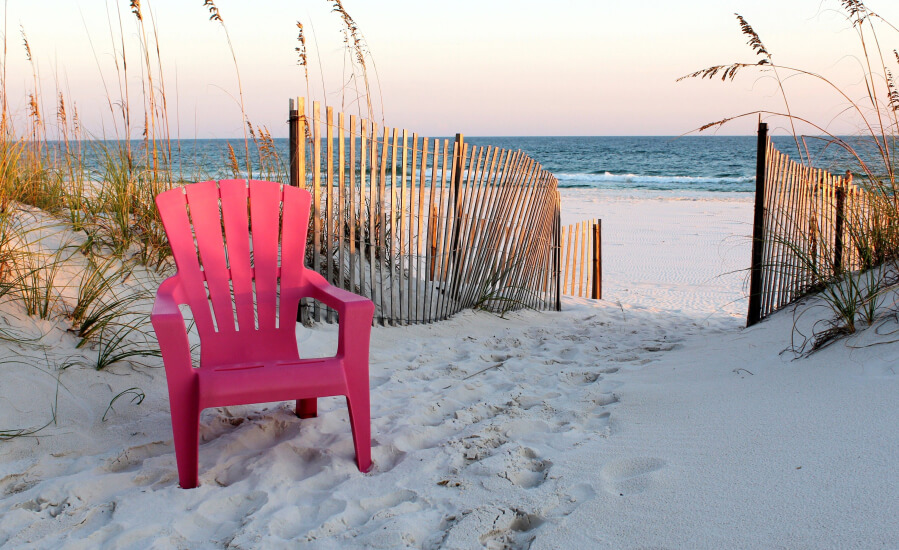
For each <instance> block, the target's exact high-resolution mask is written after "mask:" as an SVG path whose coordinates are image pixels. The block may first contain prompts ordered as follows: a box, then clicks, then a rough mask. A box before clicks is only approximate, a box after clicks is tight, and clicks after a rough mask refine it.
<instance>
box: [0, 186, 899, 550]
mask: <svg viewBox="0 0 899 550" xmlns="http://www.w3.org/2000/svg"><path fill="white" fill-rule="evenodd" d="M563 201H564V203H563V211H564V212H565V219H564V220H563V221H564V222H565V223H569V222H573V221H577V220H579V219H586V218H591V217H592V218H595V217H602V218H603V223H604V230H605V232H604V244H605V246H604V252H605V258H604V267H605V283H606V284H605V293H606V296H607V297H608V298H609V299H608V300H606V301H603V302H593V301H590V300H582V299H565V300H564V301H563V309H564V311H563V312H561V313H537V312H521V313H516V314H512V315H510V316H508V318H507V319H499V318H497V317H495V316H493V315H490V314H487V313H483V312H465V313H462V314H460V315H457V316H456V317H454V318H453V319H451V320H450V321H447V322H445V323H440V324H436V325H430V326H419V327H404V328H380V327H378V328H375V329H374V332H373V336H372V362H371V371H372V417H373V446H374V448H373V457H374V461H375V469H374V471H373V472H372V473H370V474H366V475H363V474H360V473H359V472H358V471H357V470H356V469H355V466H354V464H353V460H352V459H353V450H352V440H351V436H350V431H349V426H348V422H347V415H346V408H345V405H344V403H343V402H342V400H340V399H323V400H321V402H320V416H319V417H318V418H316V419H311V420H300V419H298V418H296V417H295V416H294V415H293V414H292V413H291V412H290V409H289V404H286V403H281V404H269V405H261V406H253V407H233V408H228V409H213V410H208V411H206V412H205V413H204V415H203V419H202V424H203V425H202V428H201V433H202V440H203V442H202V445H201V448H200V483H201V486H200V487H199V488H198V489H194V490H190V491H184V490H181V489H180V488H178V487H177V474H176V468H175V459H174V453H173V448H172V442H171V432H170V426H169V417H168V412H167V411H168V399H167V394H166V388H165V378H164V373H163V371H162V369H161V368H160V366H161V363H160V362H159V360H156V359H153V360H152V363H151V364H152V366H153V368H145V367H136V368H131V367H129V366H115V367H113V368H111V369H110V370H108V371H106V372H96V371H92V370H89V369H85V368H78V367H72V368H70V369H68V370H66V371H62V372H59V371H55V370H53V369H52V368H50V367H48V365H47V361H46V360H44V358H43V357H44V353H46V354H47V357H48V359H49V361H50V362H51V363H53V362H54V361H56V362H58V361H59V360H60V358H64V357H67V356H69V355H71V354H72V353H76V352H75V351H74V350H73V346H74V340H73V339H72V338H71V336H70V335H66V334H64V333H63V332H62V331H61V330H60V329H59V328H58V327H57V326H56V325H55V324H54V323H52V322H41V323H40V324H39V325H40V327H41V328H43V330H45V331H46V332H47V333H48V334H47V336H45V338H44V343H45V344H48V346H49V347H48V348H47V349H45V350H44V351H39V352H35V351H34V350H33V349H30V348H28V349H21V348H18V347H15V346H12V345H10V344H3V343H0V353H2V355H3V357H4V358H7V359H8V358H11V357H13V356H18V357H20V358H21V357H22V356H23V355H24V356H26V357H32V361H31V363H32V364H34V365H36V366H37V368H39V369H40V370H42V371H43V372H39V371H38V370H37V368H35V367H33V366H25V365H12V364H0V369H2V370H0V372H2V378H0V380H2V383H3V384H2V387H0V419H2V424H0V429H4V428H8V427H13V426H23V427H24V426H34V425H41V424H43V423H44V422H46V421H47V419H48V418H49V409H50V405H51V404H52V403H53V402H54V394H55V391H56V387H57V381H56V380H57V377H58V379H59V383H60V388H59V397H58V415H57V424H56V425H51V426H49V427H47V428H46V429H45V430H43V431H41V432H40V433H39V436H40V437H33V438H19V439H15V440H12V441H7V442H0V546H3V547H10V548H16V547H29V548H31V547H38V548H60V547H66V548H98V547H109V548H145V547H154V548H221V547H230V548H295V547H297V546H299V545H304V547H309V548H402V547H414V548H479V547H488V548H520V547H523V548H527V547H530V548H535V549H536V548H897V547H899V489H896V485H897V484H896V482H895V480H896V478H897V474H899V466H897V461H896V456H899V422H897V421H896V419H897V416H899V415H897V412H899V399H897V397H899V376H897V373H896V367H895V366H894V365H895V363H896V358H897V356H899V344H888V343H884V342H887V341H889V340H892V339H895V336H892V337H890V336H878V335H875V334H873V331H870V330H869V331H866V332H865V333H863V334H861V335H859V336H855V337H853V338H851V339H849V340H847V341H845V342H841V343H838V344H835V345H834V346H832V347H830V348H828V349H825V350H823V351H821V352H819V353H817V354H815V355H812V356H811V357H809V358H805V359H799V360H795V361H791V358H792V355H790V354H781V351H782V350H784V349H785V348H787V347H788V346H789V345H790V344H791V336H792V334H791V328H792V321H793V319H792V316H791V314H790V313H789V312H787V313H786V314H780V315H777V316H775V317H774V318H773V319H771V320H769V321H766V322H764V323H762V324H761V325H759V326H757V327H754V328H752V329H749V330H743V329H742V325H743V316H744V315H745V304H746V302H745V299H744V296H743V295H744V292H743V288H742V284H743V276H742V274H737V275H730V276H724V277H717V275H720V274H721V273H723V272H725V271H729V270H733V269H741V268H743V267H745V262H746V261H748V255H749V241H748V239H746V238H745V236H746V235H748V234H749V232H750V231H749V226H748V220H749V219H750V217H751V201H750V198H749V197H747V196H745V195H743V196H742V197H738V196H734V197H728V199H727V200H711V199H710V198H709V197H696V200H667V199H660V198H658V197H656V198H653V197H651V196H624V195H616V196H611V197H610V196H608V194H606V195H605V196H600V195H597V194H595V193H592V192H589V191H566V192H565V194H564V197H563ZM661 241H664V243H662V242H661ZM3 307H4V308H5V309H3V310H2V311H3V312H4V317H6V318H7V319H9V321H10V322H11V323H14V324H15V325H16V326H19V327H22V328H21V330H25V329H27V330H34V327H29V325H28V323H27V322H26V321H23V320H19V321H15V320H14V319H12V318H11V317H10V315H11V312H10V311H8V310H9V309H10V308H9V306H8V305H7V306H3ZM804 307H805V306H804ZM824 315H825V312H824V311H822V310H820V309H818V310H813V311H811V312H810V313H809V314H808V315H806V316H805V317H804V318H803V319H802V320H801V324H802V325H803V326H804V327H807V326H808V325H809V324H810V323H811V322H813V321H814V319H816V318H821V317H823V316H824ZM895 324H896V323H895V322H893V321H890V322H889V323H888V324H887V325H884V326H883V327H881V328H880V332H881V333H888V332H891V331H895V330H899V327H897V326H894V325H895ZM298 335H299V338H300V339H301V340H302V343H301V349H306V350H309V351H310V352H311V353H327V352H328V351H329V350H333V346H334V339H335V337H336V330H335V329H334V327H328V326H325V327H319V328H315V329H313V330H309V329H303V328H300V329H299V330H298ZM871 343H881V344H882V345H876V346H873V347H863V346H864V345H866V344H871ZM849 346H853V347H858V348H859V349H854V348H853V347H849ZM130 387H140V388H141V390H142V391H143V392H144V393H146V399H145V400H144V402H143V403H142V404H140V405H136V404H131V403H129V402H128V401H127V399H126V398H123V399H120V400H119V401H117V402H116V404H115V410H114V412H111V413H110V414H109V415H108V417H107V421H106V422H101V417H102V416H103V414H104V412H105V410H106V407H107V404H108V403H109V400H110V399H111V398H112V396H114V395H116V394H117V393H119V392H120V391H122V390H125V389H127V388H130Z"/></svg>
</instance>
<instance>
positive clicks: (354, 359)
mask: <svg viewBox="0 0 899 550" xmlns="http://www.w3.org/2000/svg"><path fill="white" fill-rule="evenodd" d="M156 205H157V207H158V208H159V213H160V215H161V216H162V222H163V225H164V226H165V232H166V234H167V235H168V238H169V243H170V244H171V247H172V252H173V253H174V256H175V263H176V265H177V267H178V272H177V273H176V274H175V275H174V276H172V277H169V278H168V279H166V280H165V281H163V283H162V284H161V285H160V287H159V291H158V292H157V294H156V302H155V304H154V306H153V313H152V314H151V320H152V322H153V328H154V330H155V331H156V335H157V338H158V340H159V348H160V350H161V351H162V358H163V362H164V363H165V372H166V378H167V380H168V387H169V400H170V401H171V409H172V431H173V432H174V438H175V457H176V460H177V462H178V477H179V480H180V483H181V487H183V488H185V489H190V488H193V487H196V486H197V483H198V480H197V468H198V462H197V459H198V453H199V447H198V444H199V419H200V411H202V410H203V409H205V408H207V407H224V406H229V405H238V404H250V403H264V402H270V401H286V400H294V399H295V400H297V408H296V411H297V415H299V416H300V418H310V417H314V416H315V415H316V411H317V407H316V398H318V397H326V396H332V395H343V396H346V399H347V406H348V408H349V414H350V423H351V425H352V431H353V440H354V443H355V447H356V464H357V465H358V467H359V470H361V471H363V472H365V471H368V469H369V467H370V466H371V426H370V422H371V421H370V405H369V377H368V347H369V336H370V334H371V324H372V315H373V314H374V304H372V302H371V301H370V300H368V299H366V298H362V297H361V296H356V295H355V294H352V293H350V292H347V291H345V290H341V289H339V288H336V287H333V286H330V285H329V284H328V283H327V281H325V279H324V278H323V277H322V276H321V275H319V274H318V273H316V272H314V271H311V270H308V269H306V268H305V266H304V265H303V258H304V257H305V247H306V232H307V228H308V224H309V205H310V196H309V193H308V192H306V191H303V190H300V189H297V188H294V187H290V186H281V185H280V184H278V183H273V182H268V181H253V180H251V181H250V182H249V186H248V185H247V182H246V181H244V180H227V181H221V182H219V183H218V184H217V183H216V182H214V181H207V182H203V183H196V184H192V185H188V186H186V187H185V188H180V187H179V188H176V189H172V190H170V191H166V192H164V193H161V194H160V195H159V196H157V197H156ZM248 210H249V213H248ZM248 214H249V215H248ZM250 220H252V226H250ZM251 229H252V231H251ZM279 237H280V238H279ZM279 259H280V261H279ZM302 297H310V298H314V299H316V300H319V301H320V302H323V303H324V304H325V305H327V306H329V307H331V308H333V309H335V310H337V312H338V315H339V321H340V326H339V329H338V346H337V355H335V356H334V357H329V358H323V359H305V360H303V359H300V356H299V351H298V349H297V341H296V332H295V330H296V317H297V308H298V306H299V301H300V298H302ZM179 304H186V305H188V306H190V310H191V313H192V314H193V318H194V320H195V322H196V326H197V330H198V331H199V334H200V365H199V367H196V368H195V367H194V366H193V364H192V361H191V355H190V346H189V345H188V340H187V332H186V330H185V324H184V318H183V317H182V315H181V312H180V310H179V309H178V305H179Z"/></svg>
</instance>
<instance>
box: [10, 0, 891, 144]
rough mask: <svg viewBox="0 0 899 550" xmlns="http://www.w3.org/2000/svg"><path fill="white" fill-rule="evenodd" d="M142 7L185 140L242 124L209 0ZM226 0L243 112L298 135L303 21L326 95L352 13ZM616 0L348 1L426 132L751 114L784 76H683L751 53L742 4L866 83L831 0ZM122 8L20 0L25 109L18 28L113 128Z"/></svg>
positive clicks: (808, 64)
mask: <svg viewBox="0 0 899 550" xmlns="http://www.w3.org/2000/svg"><path fill="white" fill-rule="evenodd" d="M142 4H143V6H144V7H143V9H144V11H145V12H146V11H147V10H148V9H152V10H153V12H154V13H155V20H156V24H157V26H158V29H159V35H160V47H161V53H162V58H163V62H164V76H165V85H166V93H167V97H168V101H169V104H170V117H171V118H172V120H173V125H174V121H175V119H177V123H178V126H179V128H180V135H181V137H183V138H191V137H231V136H236V135H240V134H241V117H240V110H239V108H238V105H237V102H236V99H235V98H236V96H237V95H238V90H237V81H236V77H235V70H234V65H233V62H232V60H231V57H230V53H229V51H228V48H227V44H226V41H225V35H224V32H223V31H222V28H221V26H220V25H218V23H215V22H212V21H209V20H208V13H207V12H206V11H205V9H204V8H203V7H202V5H201V4H202V3H201V2H199V0H197V1H194V2H189V3H188V2H180V1H179V2H176V1H174V0H156V1H155V2H153V1H149V0H144V1H143V3H142ZM216 4H217V5H218V7H219V9H220V12H221V14H222V16H223V18H224V20H225V24H226V25H227V28H228V31H229V33H230V35H231V38H232V41H233V43H234V49H235V52H236V55H237V58H238V64H239V68H240V73H241V78H242V81H243V86H244V95H245V98H246V105H247V113H248V115H249V117H250V119H251V120H252V121H253V122H254V123H255V124H259V125H267V126H269V127H270V129H271V130H272V132H273V134H274V135H275V136H278V137H280V136H284V135H286V125H285V124H284V121H285V119H286V109H287V100H288V98H289V97H292V96H297V95H306V82H305V80H304V78H303V73H302V70H301V68H299V67H298V66H297V63H296V55H295V52H294V48H295V47H296V45H297V43H296V34H297V33H296V30H297V29H296V27H295V22H296V21H297V20H300V21H302V22H303V23H304V25H306V33H307V42H308V44H307V45H308V49H309V57H308V59H309V63H310V67H309V70H310V80H311V82H310V85H311V91H312V96H313V97H314V98H315V99H319V100H321V99H323V98H324V95H323V92H322V80H324V89H325V90H326V91H327V93H328V96H327V100H328V102H329V103H330V104H332V105H334V106H336V107H339V106H340V104H341V94H340V92H339V90H340V88H341V82H342V80H343V75H344V74H345V73H344V50H343V43H342V35H341V33H340V21H339V20H338V18H337V16H336V15H334V14H331V13H329V3H328V2H326V1H324V0H320V1H312V0H306V1H303V2H297V1H295V0H294V1H287V0H270V1H266V2H252V3H250V2H245V1H239V0H219V1H218V2H216ZM619 4H622V5H616V4H615V3H612V2H599V1H595V0H593V1H559V2H534V1H517V2H516V1H511V0H502V1H493V2H489V3H487V2H475V1H468V0H460V1H457V2H440V3H437V2H418V1H416V2H413V1H411V0H407V1H398V0H393V1H383V2H370V1H368V2H364V1H361V0H347V1H346V3H345V5H346V8H347V10H348V11H349V12H350V13H351V14H352V15H353V17H354V18H355V19H356V21H357V23H358V24H359V26H360V28H361V30H362V32H363V33H364V34H365V36H366V38H367V40H368V43H369V45H370V48H371V51H372V53H373V55H374V60H375V63H376V66H377V72H378V77H379V80H380V84H381V87H382V92H383V101H384V117H385V120H386V122H387V124H388V125H391V126H398V127H405V128H408V129H409V130H410V131H417V132H420V133H422V134H429V135H449V134H453V133H455V132H463V133H465V134H467V135H672V134H680V133H684V132H688V131H690V130H691V129H694V128H696V127H698V126H700V125H702V124H704V123H706V122H710V121H713V120H718V119H720V118H723V117H725V116H729V115H734V114H739V113H742V112H745V111H751V110H754V109H759V108H769V109H775V110H782V107H783V101H782V99H781V98H780V97H779V95H778V94H777V89H776V87H775V86H774V84H773V81H772V80H771V79H769V78H757V77H756V76H754V75H753V74H752V73H751V72H746V73H744V74H743V75H741V76H739V77H738V78H737V80H736V81H735V82H731V83H727V84H724V83H721V82H720V81H719V80H715V81H711V82H710V81H708V80H706V81H690V82H681V83H675V79H676V78H677V77H679V76H682V75H683V74H686V73H688V72H691V71H693V70H696V69H701V68H704V67H706V66H709V65H713V64H723V63H729V62H733V61H750V62H752V61H755V60H756V59H757V58H756V57H755V56H754V54H753V53H752V52H751V51H750V49H749V47H748V46H746V44H745V42H746V40H745V38H744V36H743V35H742V34H740V31H739V27H738V25H737V23H736V20H735V18H734V15H733V13H734V12H735V11H736V12H740V13H741V14H742V15H744V16H745V17H746V18H747V19H748V20H749V21H750V23H751V24H752V25H753V26H754V27H755V29H756V30H757V31H758V32H759V34H760V35H761V37H762V39H763V41H764V42H765V44H766V45H767V46H768V48H769V50H771V51H772V53H773V54H774V56H775V57H774V59H775V61H777V62H778V63H781V64H784V65H791V66H800V67H804V68H808V69H811V70H815V71H820V72H823V73H826V74H828V75H834V79H835V80H836V81H838V82H839V83H841V84H843V85H845V86H846V87H847V88H848V89H849V90H850V94H851V95H853V97H857V96H860V95H861V94H863V93H864V92H863V90H862V89H860V88H859V86H858V83H859V82H860V74H861V72H860V71H861V69H860V68H859V61H858V59H857V58H854V57H851V56H850V55H849V54H856V53H857V52H858V51H859V50H858V48H857V46H856V39H855V35H854V32H853V31H852V30H851V29H849V26H848V24H847V23H846V21H845V20H844V19H843V18H842V16H841V15H840V13H839V2H838V1H837V0H824V1H823V3H822V2H821V1H820V0H791V1H789V2H784V1H782V0H780V1H771V0H761V1H759V0H752V1H749V0H739V1H731V0H724V1H712V0H703V1H682V2H670V1H661V0H648V1H642V2H639V5H638V6H625V5H623V3H619ZM634 4H637V3H634ZM115 6H116V4H115V2H114V1H113V0H109V2H108V3H107V5H104V4H103V3H101V2H90V3H82V2H71V1H63V0H43V1H41V2H22V1H11V2H9V4H8V6H7V16H6V20H5V24H4V28H5V31H6V33H7V47H8V61H7V67H6V76H7V87H8V89H9V91H10V105H11V107H12V108H13V109H14V110H16V111H17V112H18V113H20V115H21V114H22V113H24V109H25V102H26V99H25V97H26V94H27V93H28V92H30V90H31V89H32V88H33V83H32V76H31V68H30V67H29V65H28V64H27V61H26V60H25V54H24V48H23V47H22V40H21V35H20V32H19V25H22V26H23V27H24V29H25V32H26V33H27V35H28V39H29V42H30V44H31V49H32V53H33V55H34V59H35V62H36V63H37V67H38V70H39V72H40V77H41V80H40V81H41V88H42V95H43V96H44V98H45V105H44V107H43V109H44V111H45V112H52V110H53V107H52V105H51V103H52V101H53V99H52V98H53V96H54V94H55V89H56V88H57V85H59V86H60V87H61V88H62V89H63V90H64V91H65V92H66V95H67V96H69V97H71V98H73V99H74V100H75V101H76V102H77V104H78V106H79V111H80V113H81V116H82V118H83V119H84V121H85V125H86V126H88V127H90V128H91V129H92V131H94V132H95V133H101V132H103V131H104V130H103V128H106V132H107V133H109V132H110V127H111V123H110V120H109V116H108V114H107V115H106V116H105V120H104V121H103V122H101V116H102V114H103V113H108V105H107V97H108V96H107V93H106V92H105V91H104V88H103V81H102V79H101V77H100V74H101V72H102V74H103V75H104V76H105V78H106V84H107V86H109V88H110V95H111V96H112V97H113V99H114V100H115V99H117V98H118V88H117V85H116V84H115V78H116V77H115V69H114V65H113V63H114V56H113V50H114V48H113V46H112V42H111V39H110V28H109V24H108V21H107V9H108V12H109V13H110V14H111V17H112V18H113V19H115V17H116V7H115ZM119 7H120V8H121V10H122V12H123V22H124V31H125V42H126V44H127V46H128V48H129V49H128V56H129V63H130V64H131V65H130V66H131V69H130V70H131V71H132V79H131V82H130V84H131V87H132V93H134V91H135V90H136V89H139V85H140V73H139V70H138V66H139V63H138V61H139V51H138V50H137V44H138V42H137V39H136V36H137V27H136V26H135V21H134V18H133V16H131V14H130V13H129V10H128V5H127V2H125V1H121V2H120V4H119ZM870 7H871V8H872V9H874V10H876V11H878V12H879V13H882V14H883V15H884V16H885V17H886V18H888V19H892V20H893V21H896V22H899V7H897V6H895V4H893V3H892V2H885V1H881V2H879V3H874V2H872V3H871V6H870ZM82 21H83V22H82ZM115 25H116V28H115V29H114V31H115V33H116V34H118V28H117V23H115ZM313 28H314V31H315V37H314V38H315V40H314V39H313ZM88 36H90V39H91V40H92V41H93V52H92V49H91V44H90V42H89V40H88ZM882 39H883V41H884V43H885V44H886V46H887V47H886V48H885V51H887V52H890V53H891V51H892V49H893V47H896V46H899V33H896V32H895V31H889V32H886V31H885V32H884V34H883V35H882ZM316 41H317V44H318V47H317V48H316V44H315V42H316ZM94 52H95V53H94ZM95 56H96V57H95ZM319 64H321V69H320V68H319ZM98 66H99V67H98ZM897 72H899V68H897ZM372 76H374V75H372ZM787 87H788V92H789V93H790V98H791V105H792V107H793V109H794V112H795V113H796V114H800V115H803V116H807V117H811V118H813V119H815V120H818V121H822V122H823V123H824V124H827V123H828V121H830V120H831V118H832V117H833V116H834V115H835V114H836V113H838V112H839V111H840V110H841V109H842V108H843V107H844V106H845V102H844V101H842V100H840V99H839V97H837V96H836V95H835V94H834V93H833V92H831V91H829V90H827V89H825V88H824V87H822V86H819V85H811V83H810V82H808V81H802V80H800V79H792V80H789V81H788V82H787ZM350 95H351V94H350ZM132 100H137V101H139V97H137V98H135V96H132ZM347 110H348V111H353V108H348V109H347ZM772 122H773V121H772ZM855 124H856V123H855V122H853V121H851V120H849V119H847V120H846V121H845V122H840V121H837V122H836V123H834V125H833V126H832V128H833V129H834V130H836V131H838V132H852V131H854V129H855ZM772 125H774V126H778V125H780V123H774V122H773V124H772ZM754 127H755V120H746V121H744V122H741V123H735V124H732V125H730V126H727V127H725V128H724V129H723V130H722V132H721V133H726V134H749V133H752V132H753V131H754Z"/></svg>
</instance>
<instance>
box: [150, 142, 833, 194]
mask: <svg viewBox="0 0 899 550" xmlns="http://www.w3.org/2000/svg"><path fill="white" fill-rule="evenodd" d="M466 141H467V142H468V143H470V144H474V145H494V146H497V147H501V148H504V149H511V150H518V149H521V150H522V151H524V152H525V153H527V154H528V155H530V156H531V157H532V158H534V159H536V160H537V161H538V162H540V163H541V164H542V165H543V167H544V168H545V169H547V170H549V171H551V172H552V173H554V174H555V175H556V177H557V178H558V180H559V185H560V187H572V188H596V189H611V190H629V189H643V190H661V191H674V192H677V191H705V192H720V193H730V192H737V193H748V192H752V191H754V189H755V169H756V137H755V136H687V137H664V136H643V137H639V136H638V137H632V136H628V137H466ZM229 143H230V144H231V146H232V147H234V150H235V151H236V153H237V155H238V157H239V158H240V157H242V152H243V151H244V146H243V141H242V140H239V139H231V140H224V139H221V140H209V139H199V140H181V141H176V142H173V151H174V152H173V159H174V161H175V162H174V164H175V167H176V170H175V171H176V173H180V174H181V175H182V177H183V179H185V180H188V181H190V180H195V179H207V178H225V177H231V173H230V171H229V170H228V169H227V168H226V166H227V165H228V161H227V158H228V144H229ZM774 143H775V145H776V146H777V147H778V148H779V149H780V150H781V151H784V152H787V153H795V150H796V147H795V144H794V142H793V140H792V138H791V137H787V136H777V137H775V138H774ZM141 145H142V143H141V142H134V146H141ZM275 147H276V149H277V151H278V153H279V155H280V156H281V159H282V163H283V165H284V166H286V164H287V149H288V143H287V140H286V139H276V140H275ZM251 149H252V147H251ZM335 149H336V148H335ZM810 149H811V152H812V157H813V158H814V159H815V160H814V164H815V165H816V166H819V167H823V168H830V169H832V170H834V171H837V172H840V173H842V172H843V171H845V169H846V166H848V165H849V164H848V162H847V161H846V160H845V159H841V158H839V155H838V154H837V153H838V152H837V150H836V149H835V148H833V147H831V148H829V149H824V148H823V147H822V144H821V143H820V142H819V141H815V140H811V141H810ZM251 155H252V156H253V159H252V160H253V163H254V165H257V166H258V158H256V157H255V154H254V152H253V151H252V150H251ZM793 156H794V157H795V156H796V155H795V154H793ZM245 175H246V174H244V176H245Z"/></svg>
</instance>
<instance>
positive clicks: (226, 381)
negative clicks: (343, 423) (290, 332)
mask: <svg viewBox="0 0 899 550" xmlns="http://www.w3.org/2000/svg"><path fill="white" fill-rule="evenodd" d="M197 375H198V377H199V385H200V387H199V390H200V391H199V393H200V408H201V409H206V408H209V407H227V406H231V405H244V404H247V403H266V402H271V401H290V400H293V399H306V398H310V397H323V396H329V395H330V396H333V395H346V390H347V383H346V378H345V375H344V369H343V360H342V359H341V358H338V357H326V358H320V359H318V358H317V359H299V360H296V361H272V362H270V363H242V364H236V365H222V366H219V367H213V368H211V369H208V368H202V369H197Z"/></svg>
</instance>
